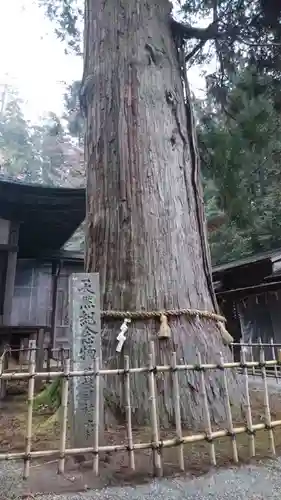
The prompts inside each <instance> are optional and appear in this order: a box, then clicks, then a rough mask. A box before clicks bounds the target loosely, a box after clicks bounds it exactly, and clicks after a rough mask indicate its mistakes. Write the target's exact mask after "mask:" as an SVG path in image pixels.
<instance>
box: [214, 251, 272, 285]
mask: <svg viewBox="0 0 281 500" xmlns="http://www.w3.org/2000/svg"><path fill="white" fill-rule="evenodd" d="M279 261H280V262H281V248H278V249H276V250H271V251H268V252H263V253H258V254H255V255H251V256H249V257H246V258H244V259H239V260H235V261H233V262H228V263H227V264H221V265H219V266H213V268H212V272H213V279H216V280H219V279H220V278H221V277H222V276H223V275H225V274H226V273H235V272H237V271H243V270H244V269H246V268H249V267H253V266H255V265H256V264H260V263H264V264H266V263H269V264H270V265H272V266H274V267H275V268H276V269H277V267H278V264H277V263H278V262H279Z"/></svg>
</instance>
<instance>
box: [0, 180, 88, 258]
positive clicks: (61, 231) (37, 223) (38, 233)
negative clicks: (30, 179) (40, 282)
mask: <svg viewBox="0 0 281 500" xmlns="http://www.w3.org/2000/svg"><path fill="white" fill-rule="evenodd" d="M0 217H1V218H3V219H8V220H14V221H18V222H20V234H19V257H22V258H35V257H38V256H40V255H41V254H46V253H52V252H56V251H59V249H60V248H61V247H63V245H64V244H65V243H66V242H67V241H68V240H69V238H70V237H71V236H72V234H73V233H74V232H75V230H76V229H77V228H78V227H79V225H80V224H81V223H82V222H83V220H84V218H85V189H69V188H60V187H58V188H57V187H56V188H54V187H45V186H42V185H35V184H23V183H20V182H11V181H3V180H0Z"/></svg>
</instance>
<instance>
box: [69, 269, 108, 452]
mask: <svg viewBox="0 0 281 500" xmlns="http://www.w3.org/2000/svg"><path fill="white" fill-rule="evenodd" d="M69 302H70V304H69V306H70V307H69V316H70V339H69V340H70V353H71V366H72V371H87V370H91V369H93V366H94V358H95V356H98V357H99V359H100V366H101V321H100V290H99V274H98V273H77V274H72V275H71V276H70V278H69ZM70 387H71V398H70V399H71V419H70V421H71V422H72V429H71V439H72V446H74V447H75V448H84V447H90V446H93V428H94V404H95V377H94V376H86V377H85V376H83V377H72V378H71V384H70ZM100 401H101V406H102V394H101V395H100ZM101 410H102V408H100V419H102V418H103V411H101ZM102 427H103V423H102V422H100V428H101V429H102Z"/></svg>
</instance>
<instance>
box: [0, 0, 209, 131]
mask: <svg viewBox="0 0 281 500" xmlns="http://www.w3.org/2000/svg"><path fill="white" fill-rule="evenodd" d="M0 46H1V57H0V61H1V64H0V84H3V83H6V82H7V83H12V84H13V85H14V86H16V87H17V88H18V90H19V92H20V95H21V97H22V98H23V99H24V101H25V108H24V109H25V114H26V116H27V118H28V119H30V120H32V121H35V120H38V118H39V117H40V116H41V115H42V114H44V113H46V112H48V111H53V112H55V113H57V114H60V113H61V112H62V106H63V98H62V97H63V92H64V87H65V84H67V83H71V82H72V81H73V80H75V79H80V78H81V75H82V61H81V59H80V58H78V57H75V56H70V55H65V53H64V44H63V43H62V42H60V41H59V40H58V39H57V38H56V36H55V35H54V33H53V27H52V24H51V22H50V21H48V20H47V19H46V18H45V17H44V13H43V10H42V9H40V8H39V7H38V5H37V2H36V0H2V3H1V16H0ZM200 71H201V70H200V69H198V68H196V69H192V70H191V71H190V74H189V79H190V84H191V87H192V89H193V90H194V91H196V90H197V92H198V89H200V88H204V80H203V78H202V77H200Z"/></svg>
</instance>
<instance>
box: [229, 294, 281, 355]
mask: <svg viewBox="0 0 281 500" xmlns="http://www.w3.org/2000/svg"><path fill="white" fill-rule="evenodd" d="M237 305H238V311H239V317H240V324H241V333H242V338H243V340H244V342H246V343H248V342H253V343H256V342H258V339H259V337H260V338H261V339H262V342H265V343H269V342H270V339H271V338H273V340H274V342H275V343H281V290H278V291H275V292H267V293H262V294H259V295H251V296H249V297H245V298H244V299H242V300H240V301H239V302H238V304H237ZM266 356H267V358H268V359H272V352H271V348H270V347H269V348H267V349H266Z"/></svg>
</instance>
